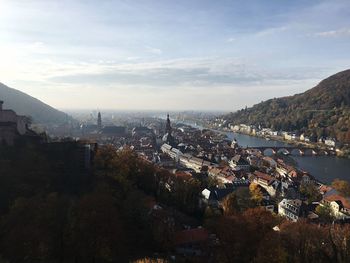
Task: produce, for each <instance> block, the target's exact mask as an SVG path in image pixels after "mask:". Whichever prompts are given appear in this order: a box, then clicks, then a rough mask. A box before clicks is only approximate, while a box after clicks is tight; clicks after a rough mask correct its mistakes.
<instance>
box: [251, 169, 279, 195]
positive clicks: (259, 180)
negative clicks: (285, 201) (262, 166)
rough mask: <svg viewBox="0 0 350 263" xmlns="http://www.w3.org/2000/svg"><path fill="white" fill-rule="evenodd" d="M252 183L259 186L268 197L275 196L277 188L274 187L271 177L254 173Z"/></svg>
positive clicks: (273, 179)
mask: <svg viewBox="0 0 350 263" xmlns="http://www.w3.org/2000/svg"><path fill="white" fill-rule="evenodd" d="M253 182H254V183H256V184H258V185H260V186H261V187H262V188H264V189H265V190H266V191H267V192H268V193H269V195H270V196H275V195H276V188H277V186H276V185H274V183H275V182H276V181H275V178H273V177H272V176H270V175H268V174H265V173H262V172H259V171H256V172H254V179H253Z"/></svg>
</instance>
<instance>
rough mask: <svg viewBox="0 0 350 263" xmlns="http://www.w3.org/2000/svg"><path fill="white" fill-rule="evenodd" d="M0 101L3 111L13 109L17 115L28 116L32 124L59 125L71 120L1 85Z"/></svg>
mask: <svg viewBox="0 0 350 263" xmlns="http://www.w3.org/2000/svg"><path fill="white" fill-rule="evenodd" d="M0 100H3V101H4V108H5V109H13V110H14V111H15V112H16V113H17V114H19V115H26V116H30V117H31V118H32V119H33V122H34V123H42V124H53V123H57V124H59V123H64V122H66V121H67V120H71V117H69V116H68V115H67V114H66V113H64V112H61V111H58V110H56V109H54V108H53V107H51V106H49V105H47V104H45V103H43V102H41V101H40V100H38V99H36V98H33V97H31V96H29V95H27V94H25V93H23V92H21V91H19V90H16V89H12V88H10V87H7V86H6V85H4V84H2V83H0Z"/></svg>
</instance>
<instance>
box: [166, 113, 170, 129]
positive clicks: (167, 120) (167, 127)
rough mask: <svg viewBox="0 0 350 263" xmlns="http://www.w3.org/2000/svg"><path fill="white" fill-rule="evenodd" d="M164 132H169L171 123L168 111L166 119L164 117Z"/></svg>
mask: <svg viewBox="0 0 350 263" xmlns="http://www.w3.org/2000/svg"><path fill="white" fill-rule="evenodd" d="M165 133H167V134H171V124H170V118H169V113H168V115H167V119H166V127H165Z"/></svg>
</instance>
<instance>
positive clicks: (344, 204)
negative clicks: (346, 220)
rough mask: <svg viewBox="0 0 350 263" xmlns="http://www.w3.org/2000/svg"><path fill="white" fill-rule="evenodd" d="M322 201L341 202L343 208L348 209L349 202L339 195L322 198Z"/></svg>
mask: <svg viewBox="0 0 350 263" xmlns="http://www.w3.org/2000/svg"><path fill="white" fill-rule="evenodd" d="M324 199H325V200H326V201H328V202H332V201H341V202H342V204H343V206H344V207H345V208H347V209H350V200H349V199H348V198H345V197H343V196H341V195H338V194H333V195H328V196H326V197H324Z"/></svg>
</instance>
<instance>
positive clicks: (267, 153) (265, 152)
mask: <svg viewBox="0 0 350 263" xmlns="http://www.w3.org/2000/svg"><path fill="white" fill-rule="evenodd" d="M262 154H263V155H265V156H271V155H275V154H276V150H275V149H274V148H269V147H266V148H265V149H262Z"/></svg>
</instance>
